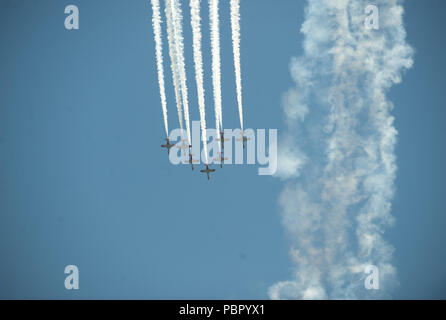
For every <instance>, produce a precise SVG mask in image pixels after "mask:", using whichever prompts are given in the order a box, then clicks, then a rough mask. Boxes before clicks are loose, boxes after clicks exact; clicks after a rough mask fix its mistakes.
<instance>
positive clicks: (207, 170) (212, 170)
mask: <svg viewBox="0 0 446 320" xmlns="http://www.w3.org/2000/svg"><path fill="white" fill-rule="evenodd" d="M200 172H202V173H206V174H207V175H208V180H210V176H209V173H210V172H215V169H209V165H208V164H207V165H206V169H204V170H200Z"/></svg>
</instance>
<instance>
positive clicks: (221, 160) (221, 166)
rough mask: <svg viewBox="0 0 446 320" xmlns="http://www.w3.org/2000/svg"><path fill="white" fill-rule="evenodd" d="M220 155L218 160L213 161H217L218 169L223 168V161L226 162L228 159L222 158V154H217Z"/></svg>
mask: <svg viewBox="0 0 446 320" xmlns="http://www.w3.org/2000/svg"><path fill="white" fill-rule="evenodd" d="M218 154H219V155H220V157H219V158H214V161H219V162H220V168H223V160H228V158H224V157H223V152H219V153H218Z"/></svg>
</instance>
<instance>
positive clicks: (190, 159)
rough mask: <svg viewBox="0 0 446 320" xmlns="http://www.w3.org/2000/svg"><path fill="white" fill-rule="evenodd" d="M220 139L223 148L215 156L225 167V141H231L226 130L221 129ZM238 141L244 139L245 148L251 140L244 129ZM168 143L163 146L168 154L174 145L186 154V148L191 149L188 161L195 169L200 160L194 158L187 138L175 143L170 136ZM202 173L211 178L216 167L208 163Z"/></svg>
mask: <svg viewBox="0 0 446 320" xmlns="http://www.w3.org/2000/svg"><path fill="white" fill-rule="evenodd" d="M217 140H218V141H220V142H221V147H222V150H221V152H218V155H219V156H218V157H217V158H215V159H214V160H215V161H218V162H220V168H223V161H224V160H227V158H225V157H223V149H224V142H225V141H229V139H225V137H224V132H223V131H221V132H220V138H219V139H217ZM236 140H237V141H242V142H243V148H245V143H246V142H247V141H248V140H250V139H249V138H248V137H246V136H245V134H244V132H243V131H242V136H241V137H240V138H239V139H236ZM166 142H167V143H166V144H162V145H161V148H166V149H167V154H170V149H171V148H173V147H174V146H176V147H177V148H179V149H182V150H183V152H184V154H186V149H189V161H188V163H189V164H190V165H191V166H192V170H194V163H198V162H199V161H198V160H194V158H193V154H192V146H191V145H188V144H186V140H183V143H182V144H181V145H175V144H172V143H170V141H169V138H167V139H166ZM200 172H201V173H206V174H207V177H208V180H210V173H212V172H215V169H210V168H209V164H206V169H203V170H200Z"/></svg>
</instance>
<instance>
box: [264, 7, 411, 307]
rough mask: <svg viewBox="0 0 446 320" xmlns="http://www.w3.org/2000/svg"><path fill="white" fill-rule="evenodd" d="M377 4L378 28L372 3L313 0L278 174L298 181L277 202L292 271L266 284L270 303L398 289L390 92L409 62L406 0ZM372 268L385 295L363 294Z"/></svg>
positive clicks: (294, 69)
mask: <svg viewBox="0 0 446 320" xmlns="http://www.w3.org/2000/svg"><path fill="white" fill-rule="evenodd" d="M374 3H375V4H377V6H378V8H379V13H380V17H379V22H380V29H379V30H367V29H366V28H365V27H364V20H365V14H364V9H365V7H366V6H367V5H368V1H367V0H336V1H335V0H309V1H308V7H307V10H306V19H305V22H304V24H303V25H302V29H301V32H302V33H303V34H304V36H305V40H304V54H303V56H301V57H300V58H294V59H293V60H292V64H291V73H292V76H293V78H294V80H295V82H296V88H294V89H292V90H290V91H289V92H288V93H287V94H286V95H285V97H284V110H285V114H286V115H287V118H288V119H287V120H288V125H289V133H288V139H287V140H286V142H285V143H284V144H283V145H282V147H283V148H284V149H285V150H293V152H285V151H283V152H284V153H283V154H282V155H280V154H279V171H280V173H279V176H280V177H281V178H284V179H292V178H294V179H293V180H290V181H289V183H288V184H287V186H286V187H285V189H284V190H283V192H282V194H281V197H280V200H279V203H280V206H281V209H282V218H283V225H284V226H285V228H286V231H287V233H288V235H289V237H290V240H291V242H292V248H291V257H292V260H293V262H294V264H295V270H294V274H293V277H292V279H291V280H288V281H282V282H278V283H276V284H274V285H273V286H271V287H270V289H269V296H270V297H271V298H273V299H288V298H291V299H295V298H297V299H300V298H303V299H320V298H332V299H343V298H346V299H354V298H375V297H387V296H388V295H389V294H390V293H391V289H392V286H393V285H394V284H395V283H396V269H395V267H394V266H393V265H392V252H393V248H392V247H391V246H390V245H389V244H388V243H387V242H386V241H385V240H384V238H383V232H384V228H385V227H387V226H389V225H391V224H392V222H393V217H392V215H391V210H390V209H391V200H392V197H393V193H394V180H395V175H396V169H397V167H396V160H395V153H394V147H395V143H396V135H397V131H396V129H395V127H394V126H393V121H394V118H393V116H392V115H391V114H390V111H391V109H392V103H391V102H389V101H388V100H387V98H386V91H387V90H388V89H389V88H390V87H391V86H392V85H393V84H395V83H399V82H400V81H401V76H402V72H403V71H404V70H405V69H408V68H410V67H411V66H412V63H413V61H412V49H411V47H410V46H409V45H408V44H407V43H406V40H405V37H406V32H405V29H404V25H403V21H402V16H403V8H402V6H401V5H400V1H398V0H377V1H375V2H374ZM309 103H311V109H310V108H308V105H307V104H309ZM310 110H311V111H310ZM296 135H298V136H305V137H306V138H307V139H306V140H307V141H306V142H305V144H302V145H300V144H299V143H298V141H301V137H296ZM321 142H322V145H321ZM321 149H322V150H321ZM301 150H302V151H301ZM303 151H305V154H304V155H303ZM279 152H280V151H279ZM307 159H308V160H311V161H307ZM282 164H285V165H284V166H283V165H282ZM302 169H305V170H302ZM301 172H302V174H301V175H300V173H301ZM366 265H375V266H377V267H378V268H379V280H380V281H379V286H380V290H366V289H365V288H364V281H363V280H364V277H365V276H366V275H365V274H364V268H365V266H366ZM372 291H374V292H372Z"/></svg>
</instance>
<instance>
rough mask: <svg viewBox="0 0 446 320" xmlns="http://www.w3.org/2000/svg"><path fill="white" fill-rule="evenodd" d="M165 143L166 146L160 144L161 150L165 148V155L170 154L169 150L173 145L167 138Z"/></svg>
mask: <svg viewBox="0 0 446 320" xmlns="http://www.w3.org/2000/svg"><path fill="white" fill-rule="evenodd" d="M166 141H167V144H162V145H161V148H167V154H170V149H171V148H172V147H173V146H175V145H174V144H171V143H170V141H169V138H167V139H166Z"/></svg>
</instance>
